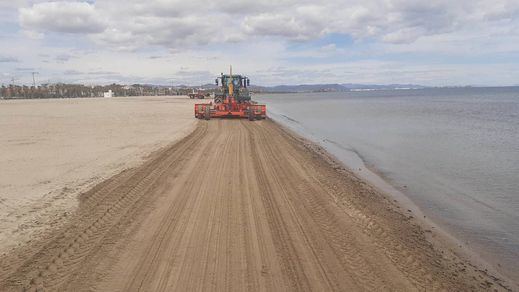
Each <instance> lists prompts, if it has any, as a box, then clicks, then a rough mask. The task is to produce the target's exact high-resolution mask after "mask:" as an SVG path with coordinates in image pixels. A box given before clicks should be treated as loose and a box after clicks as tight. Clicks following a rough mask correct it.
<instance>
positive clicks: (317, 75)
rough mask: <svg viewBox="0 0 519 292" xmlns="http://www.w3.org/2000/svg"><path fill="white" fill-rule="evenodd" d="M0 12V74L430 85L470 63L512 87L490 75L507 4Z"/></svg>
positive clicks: (262, 0)
mask: <svg viewBox="0 0 519 292" xmlns="http://www.w3.org/2000/svg"><path fill="white" fill-rule="evenodd" d="M0 2H1V1H0ZM2 3H8V4H5V5H4V6H2ZM2 8H5V9H2ZM0 15H2V16H6V17H7V18H6V19H8V20H9V21H8V22H5V20H4V23H2V24H3V26H2V25H0V42H2V44H1V46H0V55H1V56H16V57H17V58H18V60H19V63H20V64H15V63H13V64H10V63H9V62H6V60H8V59H7V58H5V57H4V61H2V63H3V64H4V66H2V67H3V68H2V70H4V71H5V70H10V71H15V70H16V69H15V67H16V66H20V67H35V68H38V69H37V70H38V71H40V72H41V74H42V78H43V75H45V74H49V75H51V74H52V76H51V77H52V78H54V77H53V76H63V72H65V71H66V70H70V69H74V70H78V71H77V72H83V73H82V74H81V75H79V74H76V75H79V76H75V75H74V74H70V75H71V76H72V77H71V78H82V80H83V79H84V80H94V79H95V80H96V81H97V82H102V81H103V80H105V81H107V82H112V81H116V79H117V78H121V79H120V81H121V82H124V81H125V80H134V81H138V80H141V81H147V80H149V81H150V82H151V81H154V82H155V81H156V82H159V81H160V82H165V83H166V84H170V83H171V81H172V80H173V81H174V82H178V83H187V84H189V83H191V82H194V83H195V84H196V83H205V82H208V81H209V80H212V78H213V75H214V74H218V73H219V72H221V71H222V70H226V68H228V64H230V63H232V64H233V65H234V66H235V68H236V70H238V71H239V72H243V73H245V74H249V75H251V76H254V75H255V74H257V77H258V78H257V79H256V80H258V81H259V82H260V83H261V82H264V83H267V84H276V83H287V82H289V81H290V82H292V83H299V82H308V83H311V82H312V80H317V79H320V81H324V82H335V81H337V82H338V81H341V82H343V81H344V82H348V81H349V80H360V81H364V80H373V82H385V81H392V80H393V79H394V78H396V76H400V77H401V78H402V79H406V78H407V79H411V80H409V82H415V81H413V80H417V81H416V82H415V83H420V82H423V83H426V84H432V83H434V80H439V81H438V83H440V84H441V83H442V82H453V81H455V80H456V81H459V82H461V81H462V80H464V78H465V80H469V79H470V78H473V77H472V75H471V76H468V75H469V74H470V73H471V70H473V68H469V66H468V65H463V64H462V63H464V64H467V63H471V62H474V63H478V62H479V63H481V64H483V63H485V64H490V63H492V64H493V65H494V67H493V68H495V70H494V73H496V74H494V76H493V77H492V78H493V79H494V80H496V82H501V80H511V78H512V77H513V78H516V79H517V78H519V75H518V74H519V73H518V72H517V70H516V71H513V70H511V69H510V68H509V67H506V66H503V67H500V64H503V63H509V64H511V65H516V66H517V65H518V64H517V63H518V62H519V61H518V60H519V59H518V57H517V56H519V17H518V16H519V1H517V0H458V1H452V0H434V1H416V0H327V1H322V2H316V1H309V0H256V1H253V2H252V1H242V0H228V1H223V2H222V1H211V0H191V1H184V0H146V1H145V0H96V1H94V0H89V1H84V0H83V1H81V0H55V1H46V0H13V1H4V2H1V3H0ZM4 35H5V36H7V35H9V37H10V39H9V44H12V45H10V46H7V45H4V43H5V44H7V40H6V39H5V38H2V37H3V36H4ZM15 38H16V39H17V42H16V43H14V42H13V39H15ZM4 40H5V41H4ZM35 51H36V52H38V53H46V54H47V56H39V55H38V53H36V54H35V53H34V52H35ZM514 56H515V57H514ZM0 60H2V59H0ZM386 61H387V62H386ZM388 62H389V63H388ZM388 64H390V65H388ZM441 64H449V65H452V66H443V67H442V66H440V65H441ZM339 65H340V66H339ZM366 66H367V68H369V70H367V69H366ZM388 66H389V67H388ZM427 66H430V67H431V68H432V69H434V72H436V73H437V74H436V75H433V74H432V73H431V74H430V75H427V74H426V73H424V72H426V71H427V69H426V68H427ZM455 66H458V67H459V68H460V69H459V70H454V69H453V67H455ZM482 66H483V65H482ZM181 67H186V68H189V70H188V69H186V68H184V69H182V70H179V71H176V70H175V69H172V68H181ZM416 68H417V69H416ZM424 68H425V69H424ZM445 68H448V70H447V69H445ZM461 68H466V69H465V70H463V69H461ZM478 68H479V67H478ZM499 68H503V72H505V71H506V73H503V74H498V73H499V72H498V71H497V70H498V69H499ZM444 69H445V70H444ZM45 70H47V72H48V73H45ZM478 70H479V69H478ZM95 71H100V72H105V73H108V72H113V73H114V74H97V75H95V74H89V72H95ZM71 72H72V71H71ZM377 72H378V73H377ZM398 72H401V74H399V73H398ZM438 72H441V74H440V73H438ZM462 72H463V73H466V74H467V76H465V77H463V74H462ZM384 74H389V75H390V76H388V77H385V75H384ZM505 74H506V76H504V75H505ZM65 75H66V74H65ZM478 76H479V77H478V78H490V77H484V76H483V75H478ZM507 76H508V77H507ZM510 76H511V77H510ZM451 77H452V78H451ZM63 78H65V77H63ZM132 78H134V79H132ZM434 78H437V79H434ZM506 78H508V79H506ZM323 79H326V80H328V81H326V80H323ZM103 82H104V81H103ZM132 82H133V81H132ZM471 83H473V82H471Z"/></svg>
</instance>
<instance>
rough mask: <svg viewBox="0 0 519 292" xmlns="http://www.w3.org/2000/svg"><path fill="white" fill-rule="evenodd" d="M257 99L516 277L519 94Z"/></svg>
mask: <svg viewBox="0 0 519 292" xmlns="http://www.w3.org/2000/svg"><path fill="white" fill-rule="evenodd" d="M254 98H255V99H256V100H258V101H260V102H264V103H266V104H267V105H268V112H269V115H270V116H271V117H272V118H274V119H275V120H277V121H279V122H281V123H283V124H285V125H287V126H289V127H290V128H292V129H294V130H296V131H297V132H299V133H300V134H302V135H303V136H307V137H309V138H310V139H312V140H314V141H316V142H319V143H321V144H323V146H325V147H326V148H327V149H328V151H330V152H331V153H332V154H334V155H335V156H336V157H338V158H339V159H341V160H343V161H344V162H345V164H346V165H347V166H349V167H350V168H351V169H353V170H354V171H357V172H361V171H362V170H363V169H362V167H364V168H366V167H368V168H371V169H372V170H374V171H375V172H376V173H377V174H379V175H380V176H379V178H378V179H380V177H381V178H383V180H384V181H386V182H388V183H389V184H391V185H392V186H394V187H395V188H396V189H398V190H400V191H401V192H402V193H404V194H405V196H406V197H407V198H408V199H410V200H411V201H412V202H413V203H414V204H415V205H417V206H418V207H419V208H420V210H421V211H422V212H423V213H424V214H426V215H427V216H428V217H429V218H431V219H432V221H433V222H435V223H436V224H437V225H439V226H441V227H443V229H444V230H446V231H447V232H448V233H450V234H451V235H453V236H454V237H455V238H457V239H459V240H460V241H461V242H463V243H464V244H465V245H467V246H469V248H471V249H472V250H474V251H476V253H477V254H479V255H481V256H482V257H483V258H484V259H487V260H488V261H489V262H490V263H492V264H494V265H495V266H496V267H499V270H500V271H502V272H504V273H505V274H506V275H508V276H510V277H513V278H514V277H515V278H517V277H519V87H506V88H428V89H419V90H418V89H417V90H387V91H363V92H333V93H297V94H260V95H257V96H255V97H254ZM352 156H353V157H356V159H357V160H355V158H352ZM359 161H360V162H359ZM365 171H367V169H366V170H365Z"/></svg>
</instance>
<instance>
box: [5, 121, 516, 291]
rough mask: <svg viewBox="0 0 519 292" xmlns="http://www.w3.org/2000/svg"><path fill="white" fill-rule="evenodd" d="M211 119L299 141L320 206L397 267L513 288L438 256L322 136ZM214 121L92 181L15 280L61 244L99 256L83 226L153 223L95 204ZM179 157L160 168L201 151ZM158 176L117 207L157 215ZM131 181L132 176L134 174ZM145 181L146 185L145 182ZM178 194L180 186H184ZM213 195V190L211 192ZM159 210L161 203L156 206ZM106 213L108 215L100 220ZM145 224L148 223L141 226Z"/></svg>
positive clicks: (192, 142) (186, 146) (296, 147)
mask: <svg viewBox="0 0 519 292" xmlns="http://www.w3.org/2000/svg"><path fill="white" fill-rule="evenodd" d="M210 122H211V123H214V124H216V123H218V124H225V125H229V126H231V127H232V125H234V124H233V122H234V123H236V124H238V123H239V124H238V125H243V126H245V129H247V130H248V131H251V133H254V132H255V127H260V126H261V125H264V126H262V127H265V128H266V129H268V131H269V132H266V133H265V134H267V133H270V134H271V135H276V137H278V138H276V139H278V140H279V139H281V138H279V137H283V136H285V138H284V139H286V140H287V141H286V142H283V143H281V144H279V146H281V145H285V144H286V145H291V146H290V147H293V150H291V151H292V152H294V153H295V154H297V155H300V157H302V158H301V159H303V161H300V163H302V164H303V165H306V164H308V165H309V166H310V169H314V168H315V169H317V170H319V169H321V170H323V171H325V172H323V173H321V174H319V172H316V174H319V175H323V179H325V180H324V181H322V182H321V183H323V184H322V187H323V190H326V193H321V194H308V195H319V196H320V198H319V200H320V201H321V202H322V203H324V202H327V203H325V205H321V207H324V206H327V205H328V204H332V205H330V206H328V207H327V208H331V209H330V210H334V212H338V209H340V210H342V212H344V214H342V215H341V214H339V213H336V215H334V216H339V217H340V218H343V219H341V220H346V219H347V218H351V219H348V220H353V221H352V222H354V224H355V226H365V227H363V231H361V233H358V234H357V235H355V236H360V235H361V234H364V235H363V236H368V238H371V239H370V242H371V243H373V242H375V245H374V246H377V249H380V252H384V253H387V254H386V256H388V257H389V259H391V261H393V264H394V265H395V266H393V267H392V269H395V267H398V269H403V270H404V271H405V274H406V275H415V273H417V270H416V269H418V271H421V270H424V271H425V272H423V273H422V272H419V273H418V274H416V275H422V274H425V275H428V276H427V278H426V279H425V278H424V279H422V278H418V282H419V283H429V281H433V282H432V283H437V282H436V281H440V284H441V281H445V283H444V284H445V285H453V284H454V283H456V281H455V280H456V279H458V277H461V279H463V283H467V284H468V283H470V282H467V281H472V280H470V276H471V275H472V276H473V277H474V280H473V284H474V285H476V286H473V288H474V289H484V287H487V286H481V285H486V284H483V283H494V284H493V285H494V286H493V287H492V285H490V286H488V287H487V288H490V287H492V288H500V289H502V290H508V289H511V288H505V287H504V286H499V285H503V283H502V282H501V281H500V280H499V279H497V278H493V276H492V275H488V274H487V273H486V272H485V271H481V270H480V267H476V266H472V265H471V264H470V262H466V261H465V260H464V259H461V261H460V259H459V255H452V256H451V255H450V254H449V253H448V251H446V252H445V253H444V252H442V253H441V254H442V255H441V256H440V257H438V255H435V253H437V252H436V251H434V250H431V251H428V249H429V247H428V243H427V242H423V239H422V238H423V236H426V237H427V235H428V234H427V231H426V230H424V228H423V227H422V226H419V225H417V224H416V222H415V220H414V219H413V218H415V217H416V215H415V216H412V217H413V218H410V216H409V214H407V213H406V212H405V211H403V210H402V208H401V207H399V206H398V204H397V203H396V202H394V201H393V200H391V199H389V198H388V197H387V196H386V194H384V193H382V192H380V191H379V190H377V189H376V188H374V187H373V186H371V185H370V184H369V183H367V182H365V180H363V179H361V178H359V177H358V176H356V175H355V174H354V173H352V172H350V171H348V170H346V168H344V164H342V163H340V162H339V160H337V159H335V158H334V157H333V156H332V155H331V154H330V153H328V152H327V151H326V150H325V149H324V148H323V147H321V146H319V145H318V144H316V143H314V142H312V141H310V140H308V139H306V138H304V137H303V136H301V135H298V134H297V133H295V132H293V131H291V130H290V129H288V128H286V127H284V126H283V125H281V124H279V123H277V122H275V121H273V120H271V119H269V120H267V121H257V122H254V123H251V124H248V122H244V123H242V122H241V121H231V122H229V121H210ZM256 123H257V124H256ZM269 123H271V124H272V125H269ZM208 124H209V125H211V124H210V123H206V122H199V123H197V127H196V128H195V129H194V131H193V132H192V133H191V134H189V135H188V136H187V137H185V138H183V139H181V140H180V141H178V142H173V143H172V144H171V145H170V146H168V147H165V148H164V149H161V150H158V151H156V152H154V153H152V154H150V155H149V156H148V159H147V160H146V162H144V165H142V166H139V167H135V168H132V169H129V170H125V171H122V172H121V173H119V174H117V175H115V176H114V177H111V178H110V179H108V180H106V181H104V182H102V183H101V184H99V185H97V186H95V187H94V188H92V189H91V190H89V191H88V192H86V193H85V194H86V195H84V196H82V207H81V208H80V210H78V211H77V212H76V214H72V216H71V218H68V220H69V221H67V222H68V223H67V225H68V227H67V228H63V229H57V230H54V232H53V233H52V234H49V236H48V237H47V242H39V243H34V244H35V246H38V245H39V247H36V250H39V251H40V252H39V253H38V254H39V256H38V258H34V259H33V258H32V257H33V256H31V257H29V258H28V259H27V258H23V254H22V257H20V258H21V259H23V261H24V262H21V263H20V264H22V266H21V268H17V269H16V270H17V271H20V272H21V273H22V274H19V275H17V276H15V277H14V279H18V280H16V281H22V282H23V280H20V279H25V278H26V277H27V276H29V277H32V276H33V275H35V274H34V273H33V272H31V271H32V269H33V266H34V265H36V266H37V267H38V266H40V265H42V264H45V263H46V262H47V261H50V262H54V257H53V255H52V253H54V252H59V251H60V250H65V251H66V252H65V254H67V253H70V254H71V255H72V257H73V258H74V256H73V255H74V252H75V250H78V252H79V254H82V255H83V256H82V257H85V255H89V254H91V253H93V254H92V256H89V257H90V258H98V259H99V258H100V256H101V255H99V254H96V251H95V248H94V246H87V247H88V248H89V249H88V251H83V250H82V245H81V242H82V241H81V240H77V239H78V238H83V235H82V234H87V235H88V236H92V235H89V234H90V233H91V231H90V232H88V230H92V231H93V232H94V236H99V239H96V241H98V240H101V241H100V242H104V241H105V240H103V238H104V237H105V236H108V242H111V241H113V240H115V242H118V241H120V240H121V238H117V237H116V238H112V237H110V235H103V234H99V235H96V234H97V232H96V231H99V230H105V229H106V230H111V229H113V228H116V227H117V226H123V227H124V226H128V227H127V228H128V229H129V230H139V225H140V224H142V225H144V226H148V227H149V225H147V224H144V222H133V223H132V220H130V221H129V222H126V221H121V222H120V223H117V221H114V222H112V221H113V220H112V219H108V220H107V219H102V218H104V217H105V216H108V218H111V217H112V216H118V215H117V214H118V213H111V212H108V213H106V212H100V214H104V215H103V216H102V217H97V215H95V214H98V213H99V211H100V210H97V208H98V207H97V203H96V202H97V200H98V199H99V198H104V197H106V199H105V200H108V201H110V200H112V199H111V197H113V196H115V195H117V193H113V194H112V193H110V192H111V191H110V189H111V188H113V187H112V186H111V184H113V183H117V182H118V180H120V181H121V183H123V184H122V185H121V187H125V185H124V182H125V181H126V177H128V178H130V177H131V176H132V175H134V174H139V173H140V172H141V170H142V171H151V172H150V173H153V172H154V171H153V170H154V169H155V166H154V165H155V162H154V161H157V162H162V161H166V160H165V159H164V158H162V156H163V155H164V154H165V153H172V154H174V153H176V152H178V151H181V152H180V153H184V152H185V151H187V152H186V153H189V151H194V150H192V148H193V147H194V145H197V144H198V143H197V141H199V140H196V139H204V136H203V135H202V134H203V133H204V132H205V131H207V130H204V127H205V126H204V125H208ZM234 127H236V126H234ZM213 130H214V129H213ZM213 135H214V134H213ZM197 137H198V138H197ZM215 137H219V136H218V135H217V136H215ZM260 137H261V136H260ZM269 137H270V136H269ZM195 138H196V139H195ZM236 138H237V137H236ZM215 139H216V138H215ZM220 139H224V138H220ZM273 139H274V138H273ZM276 139H274V140H275V141H276ZM224 140H225V139H224ZM252 141H256V140H255V139H253V140H252ZM222 142H223V141H222ZM255 143H257V145H259V146H261V147H266V146H267V145H266V144H268V143H263V142H258V141H256V142H255ZM278 143H280V142H278ZM190 145H191V146H190ZM209 145H210V144H209ZM222 147H230V146H222ZM257 147H258V146H257ZM245 149H246V148H245ZM287 150H288V149H287ZM182 151H184V152H182ZM253 153H255V152H253ZM295 154H294V155H295ZM200 155H202V156H203V155H205V154H200ZM245 155H247V154H246V153H245ZM254 155H258V153H255V154H254ZM179 157H180V160H178V162H176V163H180V166H178V167H177V168H178V170H175V167H173V168H172V169H169V168H167V167H166V166H167V165H165V166H164V167H163V168H160V169H162V170H160V171H161V172H166V173H167V172H170V171H173V175H172V177H177V175H180V174H181V173H183V167H182V166H181V165H182V163H189V161H191V160H193V159H194V158H195V157H194V156H190V155H188V156H185V155H180V156H179ZM186 157H188V158H189V159H185V158H186ZM175 159H176V158H175ZM175 159H173V160H171V159H170V160H171V161H172V162H175V161H177V160H175ZM256 159H258V158H256ZM256 161H257V162H259V161H261V160H256ZM169 163H171V162H169ZM193 163H194V162H193ZM171 165H175V163H173V164H171ZM267 165H268V164H267ZM194 166H195V167H196V164H194ZM198 167H200V168H201V169H203V168H204V166H198ZM250 167H253V168H256V166H255V165H254V164H253V165H250ZM286 167H289V166H288V165H287V166H286ZM147 169H149V170H147ZM288 169H290V168H287V170H288ZM175 171H178V174H175ZM229 171H232V168H231V169H229ZM300 171H303V169H301V170H300ZM326 174H330V175H331V176H327V175H326ZM184 175H186V176H187V177H189V173H187V174H184ZM139 176H141V174H139ZM142 177H144V178H145V177H146V175H145V173H143V174H142ZM152 178H153V179H154V180H152V181H150V182H149V186H150V187H151V188H152V189H151V192H150V194H149V195H146V196H143V195H137V194H135V195H136V196H135V198H134V195H132V198H131V199H129V201H127V200H126V199H123V200H122V201H121V200H120V199H117V198H116V197H114V198H113V199H114V202H123V203H122V205H121V207H118V208H123V210H128V209H125V208H130V209H129V210H132V209H135V210H136V211H133V212H139V211H138V210H141V211H140V212H141V213H142V209H141V208H139V206H140V205H138V204H140V203H139V202H140V201H141V200H145V198H148V200H149V202H148V203H146V205H144V206H148V207H146V208H148V210H150V212H149V213H150V214H152V215H146V216H158V213H157V212H155V211H158V210H160V209H161V208H164V206H167V204H162V203H159V202H160V201H159V200H166V199H168V198H169V197H168V196H166V197H164V195H161V194H160V193H157V194H154V193H155V192H156V191H153V190H154V189H156V188H158V190H161V189H163V188H162V187H154V185H158V181H160V180H162V179H161V176H152ZM312 179H319V178H312ZM195 180H196V179H195ZM319 180H320V179H319ZM196 181H198V180H196ZM328 181H329V182H330V183H331V184H332V185H327V184H326V183H327V182H328ZM128 182H130V181H128ZM132 183H135V184H137V187H139V185H140V184H138V183H139V181H134V180H132ZM336 184H337V185H336ZM144 186H146V184H145V185H144ZM289 186H290V185H287V186H284V185H283V184H280V185H279V187H287V188H288V187H289ZM344 186H350V187H351V189H348V187H344ZM316 187H317V186H316ZM336 188H338V189H336ZM105 190H106V192H107V193H106V195H105V194H103V192H104V191H105ZM145 190H146V188H144V189H143V191H144V192H143V194H144V193H147V191H145ZM341 190H342V191H341ZM287 191H291V192H293V191H297V190H292V189H290V188H288V190H287ZM336 191H339V192H338V193H336ZM344 191H346V192H352V193H351V194H349V195H348V194H343V193H342V192H344ZM180 194H182V192H181V193H180ZM180 194H179V195H180ZM193 194H194V193H193ZM193 194H192V195H193ZM295 195H297V192H296V193H295ZM326 195H329V196H330V197H328V198H327V196H326ZM117 196H119V195H117ZM123 196H124V194H123ZM366 196H367V197H366ZM188 198H189V196H186V197H185V199H186V200H187V199H188ZM208 198H210V196H209V197H208ZM330 199H331V201H330V202H328V200H330ZM301 200H302V201H301V203H303V204H304V202H305V200H304V199H301ZM132 202H134V203H132ZM153 202H155V205H156V206H155V207H151V206H149V205H153ZM202 202H203V200H202ZM119 204H120V203H117V204H116V205H114V206H119ZM132 204H134V205H132ZM157 204H158V205H157ZM335 205H336V206H335ZM125 206H128V207H125ZM172 206H173V205H172ZM309 207H312V205H310V206H309ZM312 208H313V207H312ZM337 208H338V209H337ZM155 209H158V210H155ZM153 210H155V211H153ZM186 210H187V209H180V210H179V212H187V211H186ZM116 212H118V211H116ZM121 212H122V211H121ZM128 212H130V211H125V212H124V213H121V214H123V215H122V216H123V217H128V216H129V213H128ZM81 214H83V215H81ZM136 214H139V213H136ZM81 216H87V218H91V219H88V220H84V218H82V217H81ZM141 216H144V215H142V214H141ZM96 218H97V219H96ZM100 218H101V219H102V220H99V219H100ZM139 218H141V219H143V220H144V219H146V218H147V217H139ZM302 218H305V217H304V216H303V217H301V219H302ZM95 219H96V220H95ZM91 220H95V221H93V222H94V223H93V225H89V226H90V227H88V228H87V232H86V233H82V232H81V230H82V227H81V226H82V224H86V223H88V222H89V221H91ZM139 221H140V219H139ZM83 222H84V223H83ZM111 222H112V223H111ZM153 222H155V221H153ZM231 222H232V221H231ZM321 223H323V222H321ZM328 223H330V222H328ZM76 224H77V225H76ZM105 224H116V225H110V226H113V227H108V226H107V227H104V225H105ZM117 224H119V225H117ZM128 224H129V225H128ZM213 224H218V221H215V223H213ZM92 226H94V227H92ZM336 227H337V228H339V227H341V226H340V225H337V226H336ZM364 228H365V229H364ZM118 229H119V228H118ZM123 229H124V228H123ZM140 229H142V227H141V228H140ZM144 229H147V227H144ZM399 230H400V231H399ZM135 232H137V231H131V232H130V233H128V236H137V235H138V234H140V233H135ZM314 232H317V230H314ZM352 232H353V231H352ZM67 234H68V235H67ZM76 234H78V235H80V236H79V237H78V238H76V239H74V240H73V241H72V242H73V243H70V242H71V240H72V239H73V238H74V237H75V236H76ZM335 235H340V234H335ZM63 236H64V237H63ZM141 236H142V235H141ZM400 236H404V237H403V238H402V239H400V238H399V237H400ZM62 238H63V239H62ZM405 239H407V240H405ZM83 240H84V239H83ZM87 240H88V237H87ZM408 240H411V241H408ZM130 241H132V240H130ZM339 242H341V241H339ZM69 243H70V244H69ZM76 243H79V244H78V245H75V244H76ZM202 243H203V242H202ZM366 243H368V242H366ZM42 244H43V245H42ZM130 244H134V243H130ZM306 244H308V243H306ZM409 244H412V245H411V246H408V245H409ZM61 246H64V249H62V247H61ZM67 246H70V247H71V248H67ZM109 246H110V245H109ZM134 247H135V246H134ZM323 247H324V246H323ZM410 247H412V248H410ZM27 248H28V249H30V248H29V247H27ZM85 248H86V247H85ZM100 248H101V250H102V249H105V248H106V247H105V246H100ZM360 248H363V249H367V248H368V247H366V246H360ZM130 250H134V249H133V248H131V249H130ZM33 251H34V250H33ZM49 251H54V252H51V254H49V255H48V256H47V255H46V253H48V252H49ZM371 252H375V250H371ZM429 252H433V254H429ZM437 254H440V253H437ZM116 255H118V251H115V254H112V255H111V256H112V257H115V256H116ZM222 256H223V255H222ZM350 256H352V255H350ZM64 260H65V261H67V259H66V258H64ZM85 260H88V258H86V259H85ZM76 261H77V260H76ZM432 261H439V265H440V266H438V267H437V266H436V264H435V263H433V262H432ZM88 262H89V261H87V264H86V266H85V267H83V264H82V265H81V267H76V269H86V270H88V271H90V270H91V269H93V271H97V270H96V269H98V268H99V265H98V264H97V263H88ZM15 265H16V263H15V264H13V265H12V266H11V267H14V266H15ZM100 266H103V265H100ZM0 268H3V269H0V276H1V277H0V282H2V281H1V280H2V279H5V277H7V276H9V278H11V279H12V277H11V276H12V273H14V274H15V275H16V274H17V273H16V271H14V272H13V271H11V272H12V273H9V272H7V274H6V271H7V270H8V268H9V267H7V268H6V267H2V266H0ZM364 268H366V267H364ZM49 269H50V271H52V270H53V268H52V267H51V266H49ZM408 269H410V270H408ZM58 270H59V269H58ZM116 270H117V269H116ZM448 271H452V272H453V273H455V274H449V272H448ZM359 272H360V273H361V274H365V272H368V273H369V270H366V271H359ZM47 273H48V272H47ZM60 273H61V272H60ZM430 273H432V274H430ZM80 274H82V273H80ZM94 274H95V273H94ZM36 275H37V273H36ZM40 275H43V276H39V277H38V276H37V278H36V279H40V278H41V280H36V281H37V282H42V281H43V282H45V279H46V277H47V276H45V275H46V274H42V273H40ZM434 275H436V276H439V277H440V276H441V277H440V278H439V279H435V276H434ZM18 277H21V278H18ZM84 277H86V279H82V278H81V280H84V281H85V282H86V283H90V282H91V280H89V279H88V278H89V277H91V275H84ZM414 277H415V276H413V277H412V278H413V279H414ZM420 277H423V276H420ZM429 277H431V278H429ZM16 281H15V282H16ZM484 281H487V282H484ZM8 282H9V283H13V282H12V280H9V281H8ZM29 282H31V281H30V279H29ZM29 282H27V283H29ZM24 283H25V282H24ZM31 283H32V282H31ZM35 283H36V282H35ZM448 283H450V284H448ZM505 284H508V283H505ZM71 285H72V284H71ZM78 285H79V284H78ZM460 285H461V284H460ZM478 285H479V286H478ZM0 287H2V285H0ZM72 287H73V286H72ZM80 287H81V286H80ZM425 287H427V286H425ZM437 287H438V286H437ZM439 287H442V286H441V285H440V286H439ZM448 287H455V286H448ZM467 287H468V286H467ZM278 289H279V287H278Z"/></svg>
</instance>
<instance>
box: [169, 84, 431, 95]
mask: <svg viewBox="0 0 519 292" xmlns="http://www.w3.org/2000/svg"><path fill="white" fill-rule="evenodd" d="M175 88H181V89H185V88H201V89H205V90H214V89H216V88H217V86H216V85H215V84H211V83H209V84H204V85H198V86H189V85H177V86H175ZM420 88H425V86H421V85H416V84H389V85H376V84H375V85H373V84H371V85H366V84H354V83H343V84H337V83H333V84H300V85H276V86H259V85H251V86H250V87H249V89H251V90H252V91H255V92H281V93H288V92H342V91H363V90H392V89H420Z"/></svg>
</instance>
